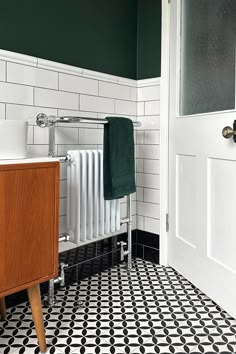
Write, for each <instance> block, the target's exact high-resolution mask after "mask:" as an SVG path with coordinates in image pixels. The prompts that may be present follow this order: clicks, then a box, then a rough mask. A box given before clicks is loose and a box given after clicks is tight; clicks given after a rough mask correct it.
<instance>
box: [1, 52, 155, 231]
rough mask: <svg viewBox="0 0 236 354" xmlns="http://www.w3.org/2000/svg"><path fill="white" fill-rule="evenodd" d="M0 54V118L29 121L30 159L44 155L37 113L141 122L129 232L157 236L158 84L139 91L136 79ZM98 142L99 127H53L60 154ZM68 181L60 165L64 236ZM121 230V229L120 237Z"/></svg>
mask: <svg viewBox="0 0 236 354" xmlns="http://www.w3.org/2000/svg"><path fill="white" fill-rule="evenodd" d="M7 53H9V55H7ZM0 54H1V50H0ZM3 54H4V55H2V57H4V60H0V119H12V120H13V119H19V120H28V121H29V136H28V153H29V155H30V156H37V157H38V156H47V155H48V129H47V128H45V129H43V128H39V127H37V126H36V124H35V117H36V115H37V114H38V113H41V112H43V113H46V114H47V115H76V116H82V117H93V118H105V117H106V116H109V115H112V116H117V117H119V116H125V117H129V118H131V119H132V120H133V121H135V120H137V119H138V120H139V121H141V122H142V127H141V128H140V129H139V130H137V131H136V132H135V141H136V144H137V145H136V171H137V175H136V179H137V193H136V194H134V195H133V198H132V199H133V202H132V214H133V229H135V228H139V229H140V230H144V231H149V232H153V233H159V198H160V197H159V140H160V137H159V129H160V126H159V113H160V86H159V84H153V81H152V79H150V80H148V81H147V80H145V86H144V87H142V86H140V85H139V84H137V81H135V80H129V79H124V78H119V77H116V76H111V75H107V74H102V73H98V72H93V71H90V70H84V69H80V68H74V67H71V66H68V65H63V64H59V63H53V62H49V61H46V60H42V59H37V58H33V57H28V56H24V55H20V54H16V53H11V52H6V51H4V53H3ZM102 143H103V126H102V125H91V124H81V123H73V124H65V123H64V124H62V123H61V124H58V127H57V128H56V152H57V154H58V155H65V154H66V152H67V151H68V150H69V149H98V148H101V147H102ZM66 179H67V174H66V164H61V192H60V194H61V195H60V232H65V231H67V230H66V201H67V199H66ZM121 203H122V207H121V213H122V215H123V216H126V198H124V199H122V201H121ZM136 215H137V222H136ZM125 229H126V226H125V225H123V226H122V228H121V232H124V231H125Z"/></svg>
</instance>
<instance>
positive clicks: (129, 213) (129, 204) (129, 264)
mask: <svg viewBox="0 0 236 354" xmlns="http://www.w3.org/2000/svg"><path fill="white" fill-rule="evenodd" d="M127 218H128V220H129V221H128V225H127V229H128V230H127V231H128V262H127V268H128V269H131V268H132V200H131V194H129V195H128V196H127Z"/></svg>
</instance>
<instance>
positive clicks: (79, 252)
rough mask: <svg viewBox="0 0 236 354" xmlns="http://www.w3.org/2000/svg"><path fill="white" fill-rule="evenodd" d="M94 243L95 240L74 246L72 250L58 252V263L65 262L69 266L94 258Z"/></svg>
mask: <svg viewBox="0 0 236 354" xmlns="http://www.w3.org/2000/svg"><path fill="white" fill-rule="evenodd" d="M96 243H97V242H92V243H89V244H88V245H84V246H80V247H76V248H73V249H72V250H68V251H65V252H62V253H60V255H59V263H61V262H63V263H66V264H68V266H69V267H70V266H73V265H75V264H78V263H81V262H84V261H85V260H89V259H92V258H94V257H95V256H96Z"/></svg>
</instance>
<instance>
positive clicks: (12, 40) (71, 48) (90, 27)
mask: <svg viewBox="0 0 236 354" xmlns="http://www.w3.org/2000/svg"><path fill="white" fill-rule="evenodd" d="M160 4H161V0H40V1H32V0H21V1H20V0H19V1H18V0H5V1H2V3H1V12H0V33H1V35H0V48H1V49H5V50H9V51H13V52H18V53H22V54H28V55H32V56H36V57H39V58H43V59H48V60H53V61H56V62H60V63H64V64H69V65H74V66H78V67H82V68H85V69H90V70H95V71H100V72H104V73H108V74H112V75H118V76H122V77H127V78H131V79H137V78H139V79H141V78H149V77H155V76H159V75H160V48H161V43H160V24H161V12H160V11H161V5H160Z"/></svg>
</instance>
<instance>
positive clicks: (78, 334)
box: [0, 259, 236, 354]
mask: <svg viewBox="0 0 236 354" xmlns="http://www.w3.org/2000/svg"><path fill="white" fill-rule="evenodd" d="M56 297H57V303H56V305H55V306H54V307H53V308H50V309H49V308H46V307H44V308H43V313H44V323H45V328H46V340H47V345H48V353H51V354H62V353H64V354H121V353H122V354H129V353H131V354H156V353H157V354H159V353H160V354H168V353H172V354H184V353H191V354H194V353H195V354H199V353H204V354H205V353H208V354H215V353H222V354H229V353H236V321H235V320H234V319H233V318H232V317H230V316H229V314H227V313H226V312H225V311H224V310H222V309H221V308H220V307H219V306H218V305H217V304H215V303H214V302H213V301H212V300H211V299H209V298H208V297H207V296H206V295H205V294H203V293H202V292H201V291H200V290H199V289H197V288H196V287H194V286H193V285H192V284H191V283H190V282H188V281H187V280H186V279H185V278H184V277H183V276H181V275H180V274H179V273H177V272H176V271H175V270H174V269H173V268H170V267H162V266H159V265H155V264H152V263H150V262H146V261H144V260H138V259H137V260H135V261H133V268H132V270H130V271H128V270H126V269H125V268H124V266H123V265H119V266H117V267H114V268H111V269H109V270H107V271H104V272H102V273H99V274H97V275H94V276H91V277H89V278H87V279H84V280H82V281H79V282H78V283H76V284H74V285H72V286H69V287H65V288H60V289H59V290H58V291H57V293H56ZM80 300H82V301H83V303H84V307H82V308H81V307H79V301H80ZM12 353H15V354H17V353H19V354H23V353H25V354H38V353H39V348H38V346H37V338H36V334H35V329H34V323H33V321H32V317H31V310H30V307H29V304H28V303H25V304H21V305H18V306H15V307H13V308H11V309H8V311H7V320H6V321H4V322H1V323H0V354H12Z"/></svg>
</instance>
